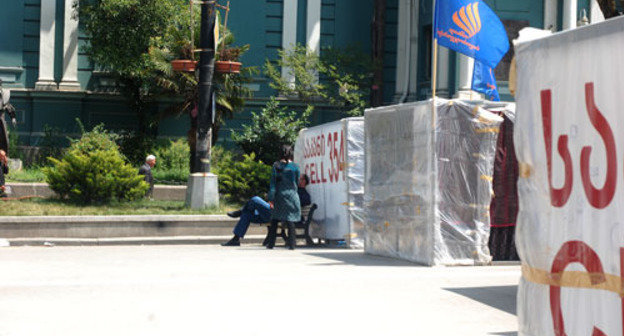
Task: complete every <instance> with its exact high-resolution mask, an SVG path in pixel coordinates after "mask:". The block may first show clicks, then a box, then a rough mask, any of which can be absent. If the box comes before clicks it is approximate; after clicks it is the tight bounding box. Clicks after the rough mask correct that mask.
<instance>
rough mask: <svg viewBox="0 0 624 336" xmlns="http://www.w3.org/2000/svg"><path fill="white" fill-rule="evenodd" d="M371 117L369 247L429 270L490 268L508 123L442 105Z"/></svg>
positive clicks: (467, 107)
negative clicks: (497, 179) (499, 163)
mask: <svg viewBox="0 0 624 336" xmlns="http://www.w3.org/2000/svg"><path fill="white" fill-rule="evenodd" d="M436 110H437V111H436V113H435V118H432V116H433V115H434V114H433V112H432V102H431V101H426V102H418V103H413V104H404V105H397V106H388V107H383V108H377V109H371V110H367V111H366V116H365V129H366V132H365V136H366V174H365V176H366V188H365V189H366V194H365V209H366V215H367V220H366V243H365V251H366V252H367V253H371V254H377V255H384V256H391V257H397V258H401V259H406V260H410V261H414V262H418V263H423V264H427V265H440V264H443V265H456V264H485V263H488V262H489V261H490V256H489V251H488V248H487V241H488V235H489V217H488V206H489V203H490V198H491V181H492V177H491V176H492V165H493V159H494V153H495V143H496V136H497V132H498V127H499V124H500V123H501V121H502V118H500V117H499V116H497V115H495V114H493V113H490V112H488V111H487V110H486V109H484V108H482V107H480V106H478V105H475V104H473V103H471V102H465V101H459V100H451V101H449V100H443V99H436Z"/></svg>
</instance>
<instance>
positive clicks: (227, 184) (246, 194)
mask: <svg viewBox="0 0 624 336" xmlns="http://www.w3.org/2000/svg"><path fill="white" fill-rule="evenodd" d="M225 153H227V152H225ZM214 172H215V174H217V175H218V176H219V191H220V192H221V194H223V195H224V196H225V198H226V199H227V200H228V201H230V202H236V203H244V202H246V201H247V200H248V199H249V198H251V197H253V196H257V195H261V196H263V195H264V193H266V192H267V191H268V189H269V180H270V178H271V166H269V165H266V164H264V163H263V162H262V161H260V162H258V161H256V157H255V154H253V153H252V154H245V155H243V158H242V160H236V159H234V157H233V155H231V154H222V155H221V157H220V158H219V161H217V163H216V166H215V169H214Z"/></svg>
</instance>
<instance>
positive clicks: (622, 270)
mask: <svg viewBox="0 0 624 336" xmlns="http://www.w3.org/2000/svg"><path fill="white" fill-rule="evenodd" d="M516 57H517V71H518V89H517V97H516V98H517V118H516V125H515V144H516V152H517V157H518V161H519V164H520V175H521V177H520V180H519V182H518V189H519V194H520V195H519V196H520V213H519V215H518V227H517V236H516V242H517V247H518V251H519V253H520V256H521V259H522V261H523V276H522V280H521V284H520V288H519V293H518V298H519V302H518V318H519V331H520V335H526V336H529V335H530V336H546V335H570V336H572V335H579V336H581V335H583V336H584V335H593V336H598V335H609V336H614V335H623V328H624V321H623V316H624V311H623V308H624V301H622V295H623V294H624V293H623V284H622V281H623V280H622V275H623V274H624V249H623V248H624V133H620V132H619V131H620V130H622V129H623V128H624V113H623V112H624V111H623V108H622V94H624V66H623V64H622V59H623V57H624V19H613V20H609V21H606V22H603V23H600V24H597V25H592V26H587V27H583V28H579V29H575V30H572V31H568V32H564V33H559V34H555V35H553V36H551V37H547V38H544V39H540V40H536V41H532V42H527V43H523V44H520V45H519V46H518V47H517V48H516Z"/></svg>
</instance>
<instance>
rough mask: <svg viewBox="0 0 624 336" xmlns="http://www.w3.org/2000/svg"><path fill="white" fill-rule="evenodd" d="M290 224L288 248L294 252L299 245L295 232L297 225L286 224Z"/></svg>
mask: <svg viewBox="0 0 624 336" xmlns="http://www.w3.org/2000/svg"><path fill="white" fill-rule="evenodd" d="M286 223H287V224H288V244H286V245H287V246H288V248H289V249H291V250H294V249H295V245H297V231H296V230H295V223H293V222H286Z"/></svg>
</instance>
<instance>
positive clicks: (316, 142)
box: [295, 117, 364, 248]
mask: <svg viewBox="0 0 624 336" xmlns="http://www.w3.org/2000/svg"><path fill="white" fill-rule="evenodd" d="M295 162H296V163H297V164H298V165H299V169H300V170H301V172H302V173H305V174H307V175H308V177H309V178H310V185H308V187H307V190H308V192H309V193H310V196H311V197H312V202H313V203H316V204H317V205H318V209H317V210H316V211H315V212H314V218H313V219H314V221H313V222H312V224H310V235H311V236H312V238H320V239H325V240H345V242H346V243H347V245H348V246H350V247H355V248H361V247H363V245H364V243H363V238H362V236H363V233H364V224H363V217H364V216H363V212H362V211H363V210H362V203H363V198H364V118H362V117H360V118H346V119H342V120H338V121H334V122H331V123H327V124H323V125H319V126H315V127H311V128H306V129H303V130H302V131H301V132H300V133H299V137H298V138H297V142H296V144H295Z"/></svg>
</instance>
